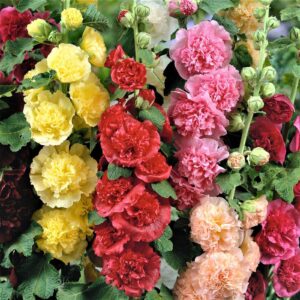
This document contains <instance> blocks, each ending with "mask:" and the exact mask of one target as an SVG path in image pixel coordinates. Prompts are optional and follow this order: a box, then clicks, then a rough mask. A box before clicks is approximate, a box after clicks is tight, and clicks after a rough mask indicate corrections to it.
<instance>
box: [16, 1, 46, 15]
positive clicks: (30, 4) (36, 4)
mask: <svg viewBox="0 0 300 300" xmlns="http://www.w3.org/2000/svg"><path fill="white" fill-rule="evenodd" d="M46 3H47V0H20V1H19V3H18V4H17V6H16V9H17V10H18V11H19V12H24V11H25V10H27V9H31V10H36V9H38V8H40V7H42V6H44V5H45V4H46Z"/></svg>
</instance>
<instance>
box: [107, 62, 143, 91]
mask: <svg viewBox="0 0 300 300" xmlns="http://www.w3.org/2000/svg"><path fill="white" fill-rule="evenodd" d="M146 73H147V71H146V67H145V65H143V64H141V63H139V62H136V61H135V60H134V59H132V58H125V59H122V60H119V61H117V62H116V64H115V65H114V66H113V67H112V69H111V79H112V81H113V82H114V83H115V84H117V85H119V86H120V88H121V89H123V90H125V91H128V92H132V91H134V90H136V89H141V88H143V86H144V85H145V84H146V81H147V77H146Z"/></svg>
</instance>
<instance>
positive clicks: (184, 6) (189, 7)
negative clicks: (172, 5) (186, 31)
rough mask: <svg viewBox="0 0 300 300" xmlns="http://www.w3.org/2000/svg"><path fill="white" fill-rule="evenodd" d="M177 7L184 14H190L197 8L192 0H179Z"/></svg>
mask: <svg viewBox="0 0 300 300" xmlns="http://www.w3.org/2000/svg"><path fill="white" fill-rule="evenodd" d="M179 9H180V12H181V13H182V14H184V15H185V16H191V15H193V14H194V13H195V12H196V11H197V10H198V5H197V3H196V2H195V1H194V0H180V4H179Z"/></svg>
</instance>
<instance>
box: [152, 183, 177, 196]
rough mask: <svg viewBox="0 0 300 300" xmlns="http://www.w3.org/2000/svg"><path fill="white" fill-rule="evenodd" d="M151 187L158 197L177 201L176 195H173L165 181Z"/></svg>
mask: <svg viewBox="0 0 300 300" xmlns="http://www.w3.org/2000/svg"><path fill="white" fill-rule="evenodd" d="M151 187H152V189H153V191H154V192H156V193H157V194H158V195H160V196H161V197H163V198H170V197H171V198H173V199H174V200H177V195H176V193H175V190H174V189H173V187H172V186H171V184H170V183H169V182H168V181H167V180H164V181H161V182H158V183H152V184H151Z"/></svg>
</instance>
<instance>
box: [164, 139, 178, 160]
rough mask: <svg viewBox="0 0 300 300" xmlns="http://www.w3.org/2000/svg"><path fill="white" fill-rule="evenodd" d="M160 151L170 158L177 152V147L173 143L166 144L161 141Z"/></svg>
mask: <svg viewBox="0 0 300 300" xmlns="http://www.w3.org/2000/svg"><path fill="white" fill-rule="evenodd" d="M160 151H161V152H162V153H163V154H164V155H165V156H166V157H167V158H170V157H172V156H173V155H174V153H175V152H176V148H175V147H174V145H173V144H166V143H163V142H162V143H161V145H160Z"/></svg>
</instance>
